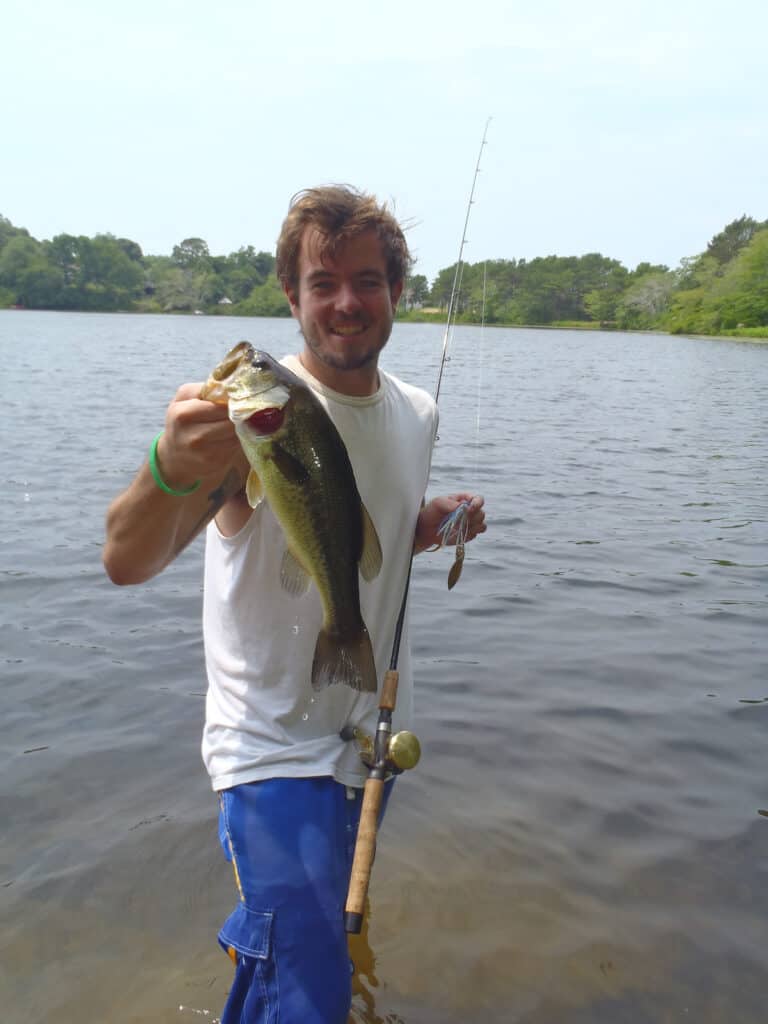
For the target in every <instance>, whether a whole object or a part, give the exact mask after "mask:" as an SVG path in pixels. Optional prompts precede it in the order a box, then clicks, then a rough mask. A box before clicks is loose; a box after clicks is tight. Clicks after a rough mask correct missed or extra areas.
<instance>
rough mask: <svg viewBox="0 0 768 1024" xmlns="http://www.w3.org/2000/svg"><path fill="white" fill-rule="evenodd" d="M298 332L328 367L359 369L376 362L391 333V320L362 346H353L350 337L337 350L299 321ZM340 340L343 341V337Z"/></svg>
mask: <svg viewBox="0 0 768 1024" xmlns="http://www.w3.org/2000/svg"><path fill="white" fill-rule="evenodd" d="M299 333H300V334H301V336H302V338H303V339H304V341H305V343H306V345H307V347H308V348H309V349H310V350H311V351H312V353H313V355H314V356H315V358H316V359H317V360H318V361H319V362H321V363H323V364H324V365H325V366H328V367H330V369H332V370H347V371H352V370H361V369H363V367H365V366H370V365H371V363H373V364H376V362H377V361H378V358H379V353H380V352H381V351H382V349H383V348H384V346H385V345H386V344H387V342H388V341H389V336H390V334H391V333H392V321H390V322H389V323H388V324H386V325H382V327H381V329H380V330H379V331H378V333H377V335H376V336H375V337H373V338H372V339H370V340H369V341H367V342H366V344H365V346H364V347H362V348H358V347H357V346H355V345H354V340H355V339H354V338H352V339H351V343H350V344H349V346H348V347H346V348H342V349H341V351H338V352H337V351H334V350H332V349H329V348H328V347H326V345H325V343H324V342H323V341H321V340H319V339H318V338H317V337H316V336H315V335H314V334H313V333H312V331H311V330H310V329H308V328H305V326H304V324H302V323H301V322H300V323H299ZM341 340H342V342H343V339H341Z"/></svg>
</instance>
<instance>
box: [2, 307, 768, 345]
mask: <svg viewBox="0 0 768 1024" xmlns="http://www.w3.org/2000/svg"><path fill="white" fill-rule="evenodd" d="M0 312H19V313H22V312H36V313H77V314H78V315H95V316H115V315H118V316H212V317H216V318H217V319H219V318H221V317H222V316H230V315H231V316H238V317H239V318H240V317H243V318H245V319H289V317H288V316H278V317H274V316H262V315H256V314H250V315H245V314H243V313H219V312H207V311H205V310H188V311H185V310H174V311H173V312H167V313H165V312H158V311H157V310H138V309H116V310H113V311H99V310H90V309H28V308H26V307H22V306H6V307H5V309H0ZM395 323H396V324H434V325H436V326H438V327H440V326H442V327H444V326H445V317H444V315H443V316H440V314H439V313H432V312H431V311H430V312H429V313H427V314H426V315H420V314H419V313H417V312H415V311H414V310H410V311H409V312H408V313H406V314H404V315H399V316H396V317H395ZM455 326H456V327H472V328H504V329H505V330H520V331H604V332H606V333H608V334H610V333H616V334H637V335H668V336H669V337H670V338H675V337H678V336H679V337H681V338H702V339H705V338H706V339H718V338H719V339H722V340H724V341H743V342H752V343H753V344H755V345H766V344H768V325H767V326H766V327H764V328H742V329H738V328H735V329H734V330H732V331H725V332H721V333H720V334H688V333H686V332H683V331H680V332H675V333H672V332H670V331H660V330H647V331H641V330H638V329H635V330H632V329H628V328H618V327H614V326H612V325H610V324H596V323H592V322H586V321H565V322H559V323H556V324H488V323H485V324H483V323H481V322H476V321H459V322H457V324H456V325H455ZM758 331H760V332H764V333H761V334H757V333H756V332H758Z"/></svg>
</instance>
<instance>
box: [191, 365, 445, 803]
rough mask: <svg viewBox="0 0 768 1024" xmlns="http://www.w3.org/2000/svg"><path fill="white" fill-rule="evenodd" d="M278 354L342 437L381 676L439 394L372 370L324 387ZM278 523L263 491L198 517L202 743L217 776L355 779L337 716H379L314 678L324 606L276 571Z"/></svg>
mask: <svg viewBox="0 0 768 1024" xmlns="http://www.w3.org/2000/svg"><path fill="white" fill-rule="evenodd" d="M282 362H283V363H284V364H285V365H286V366H287V367H288V368H289V369H290V370H292V371H293V372H294V373H296V374H297V375H298V376H300V377H302V378H303V379H304V380H306V381H307V383H308V384H310V385H311V386H312V388H313V389H314V390H315V392H316V393H317V395H318V397H319V399H320V401H321V402H322V404H323V405H324V407H325V408H326V409H327V411H328V413H329V415H330V417H331V419H332V420H333V422H334V423H335V424H336V427H337V429H338V431H339V433H340V434H341V437H342V439H343V440H344V443H345V445H346V447H347V451H348V453H349V458H350V461H351V463H352V466H353V469H354V471H355V479H356V481H357V487H358V490H359V492H360V496H361V498H362V500H363V502H364V504H365V506H366V508H367V509H368V512H369V514H370V516H371V518H372V519H373V522H374V525H375V526H376V530H377V532H378V535H379V541H380V543H381V550H382V568H381V572H380V573H379V575H378V576H377V577H376V579H374V580H373V581H372V582H370V583H366V582H365V581H364V580H363V579H362V577H360V608H361V611H362V615H363V620H364V621H365V624H366V626H367V627H368V632H369V633H370V637H371V642H372V644H373V650H374V656H375V659H376V669H377V675H378V680H379V686H381V682H382V680H383V678H384V673H385V672H386V670H387V668H388V667H389V661H390V657H391V653H392V642H393V638H394V631H395V623H396V622H397V616H398V613H399V611H400V604H401V601H402V596H403V588H404V587H405V580H406V575H407V572H408V564H409V559H410V553H411V548H412V545H413V533H414V528H415V525H416V519H417V517H418V513H419V507H420V505H421V501H422V498H423V496H424V493H425V491H426V488H427V481H428V478H429V469H430V463H431V457H432V446H433V443H434V439H435V435H436V431H437V406H436V405H435V403H434V401H433V400H432V398H431V397H430V396H429V395H428V394H427V393H426V392H425V391H422V390H420V389H419V388H415V387H412V386H411V385H408V384H405V383H403V382H402V381H399V380H397V378H395V377H392V376H391V375H389V374H386V373H384V372H383V371H381V370H380V371H379V390H378V391H377V392H376V394H374V395H372V396H370V397H367V398H353V397H350V396H348V395H341V394H339V393H338V392H335V391H331V390H330V389H329V388H326V387H324V386H323V385H322V384H320V383H319V382H318V381H316V380H315V379H314V377H312V376H311V375H310V374H309V373H308V372H307V371H306V370H305V369H304V367H303V366H302V365H301V363H300V362H299V360H298V359H297V358H296V357H295V356H287V357H286V358H285V359H283V360H282ZM284 551H285V539H284V535H283V531H282V529H281V527H280V525H279V523H278V522H277V520H276V519H275V517H274V515H273V513H272V511H271V509H270V508H269V505H268V504H267V502H262V503H261V504H260V505H259V506H258V507H257V508H256V509H254V511H253V513H252V514H251V516H250V518H249V520H248V522H247V523H246V525H245V526H244V527H243V528H242V530H240V532H239V533H237V534H236V535H235V536H234V537H224V536H222V534H221V532H220V531H219V530H218V528H217V526H216V524H215V523H211V524H210V525H209V526H208V529H207V534H206V549H205V589H204V598H203V636H204V641H205V658H206V669H207V673H208V694H207V699H206V721H205V728H204V732H203V744H202V754H203V760H204V762H205V765H206V768H207V769H208V772H209V774H210V776H211V782H212V785H213V788H214V789H215V790H219V789H227V788H229V787H230V786H234V785H237V784H239V783H242V782H253V781H256V780H258V779H266V778H276V777H282V778H303V777H307V776H318V775H330V776H332V777H333V778H335V779H336V780H337V781H338V782H341V783H343V784H344V785H348V786H360V785H362V784H363V783H364V780H365V769H364V766H363V765H362V764H361V762H360V758H359V756H358V754H357V751H356V748H355V744H354V743H349V742H347V743H345V742H344V741H343V740H341V739H340V737H339V733H340V731H341V729H342V728H343V727H344V726H345V725H353V726H360V727H361V728H363V729H365V730H366V731H367V732H369V733H373V732H374V731H375V728H376V721H377V716H378V697H377V695H376V694H373V693H358V692H356V691H354V690H352V689H350V688H349V687H347V686H343V685H338V684H337V685H333V686H329V687H328V688H327V689H325V690H322V691H320V692H315V691H314V690H313V689H312V685H311V683H310V673H311V666H312V658H313V655H314V650H315V642H316V640H317V634H318V631H319V629H320V626H321V623H322V618H323V613H322V607H321V604H320V597H319V595H318V593H317V590H316V588H315V587H314V586H311V587H310V589H309V591H308V593H306V594H305V595H303V596H301V597H294V596H291V595H289V594H288V593H286V592H285V591H284V590H283V589H282V587H281V585H280V565H281V561H282V557H283V552H284ZM398 672H399V685H398V693H397V707H396V711H395V715H394V729H395V730H397V729H405V728H411V725H412V716H413V680H412V675H411V654H410V645H409V642H408V619H407V616H406V622H405V626H404V629H403V636H402V642H401V647H400V655H399V660H398Z"/></svg>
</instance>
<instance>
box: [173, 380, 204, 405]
mask: <svg viewBox="0 0 768 1024" xmlns="http://www.w3.org/2000/svg"><path fill="white" fill-rule="evenodd" d="M202 387H203V384H202V382H200V381H195V382H193V383H188V384H182V385H181V387H180V388H179V389H178V391H177V392H176V395H175V396H174V399H173V400H174V402H183V401H184V400H185V399H187V398H199V397H200V391H201V389H202Z"/></svg>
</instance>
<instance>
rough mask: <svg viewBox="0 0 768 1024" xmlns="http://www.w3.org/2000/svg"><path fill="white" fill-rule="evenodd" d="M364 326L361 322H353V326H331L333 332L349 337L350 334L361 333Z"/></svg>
mask: <svg viewBox="0 0 768 1024" xmlns="http://www.w3.org/2000/svg"><path fill="white" fill-rule="evenodd" d="M364 330H365V328H364V327H363V326H362V325H361V324H355V325H354V326H351V327H348V326H342V325H341V324H338V325H337V326H336V327H334V328H333V333H334V334H343V335H344V336H345V337H349V336H350V335H352V334H362V333H363V331H364Z"/></svg>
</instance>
